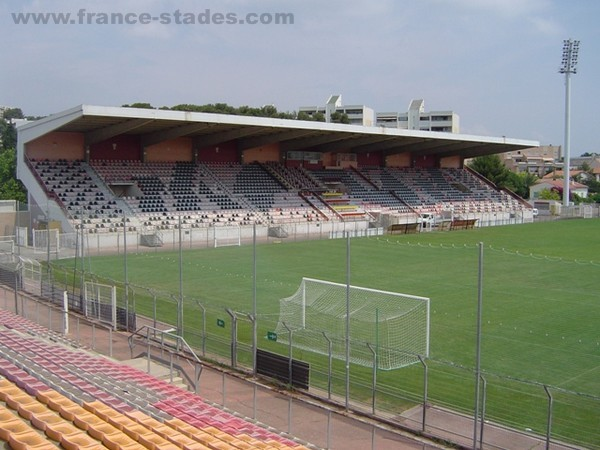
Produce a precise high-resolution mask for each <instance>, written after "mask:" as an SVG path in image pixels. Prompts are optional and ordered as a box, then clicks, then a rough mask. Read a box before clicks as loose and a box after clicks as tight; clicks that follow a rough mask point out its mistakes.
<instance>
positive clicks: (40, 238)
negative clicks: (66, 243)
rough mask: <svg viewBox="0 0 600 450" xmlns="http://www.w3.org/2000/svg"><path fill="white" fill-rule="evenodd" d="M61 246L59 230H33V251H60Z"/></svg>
mask: <svg viewBox="0 0 600 450" xmlns="http://www.w3.org/2000/svg"><path fill="white" fill-rule="evenodd" d="M59 247H60V237H59V231H58V230H57V229H54V228H53V229H50V230H33V252H34V253H38V254H40V253H42V254H43V253H47V252H48V253H58V250H59Z"/></svg>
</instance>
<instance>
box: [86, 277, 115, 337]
mask: <svg viewBox="0 0 600 450" xmlns="http://www.w3.org/2000/svg"><path fill="white" fill-rule="evenodd" d="M83 298H84V304H83V308H84V309H83V311H84V314H85V316H86V317H89V318H91V319H95V320H98V321H100V322H104V323H106V324H109V325H110V326H111V327H112V328H113V329H116V328H117V288H116V286H110V285H107V284H100V283H96V282H93V281H86V282H85V283H84V297H83Z"/></svg>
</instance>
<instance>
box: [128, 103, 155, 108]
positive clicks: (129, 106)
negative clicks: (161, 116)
mask: <svg viewBox="0 0 600 450" xmlns="http://www.w3.org/2000/svg"><path fill="white" fill-rule="evenodd" d="M121 107H122V108H141V109H156V108H154V106H152V105H151V104H150V103H142V102H138V103H132V104H131V105H121Z"/></svg>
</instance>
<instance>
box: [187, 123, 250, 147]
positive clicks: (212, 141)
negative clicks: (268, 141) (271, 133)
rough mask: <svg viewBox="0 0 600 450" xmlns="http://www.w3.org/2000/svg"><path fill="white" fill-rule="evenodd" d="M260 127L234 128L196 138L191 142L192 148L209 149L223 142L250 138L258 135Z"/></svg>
mask: <svg viewBox="0 0 600 450" xmlns="http://www.w3.org/2000/svg"><path fill="white" fill-rule="evenodd" d="M261 131H262V128H260V127H243V128H234V129H233V130H227V131H220V132H216V133H212V134H208V135H202V136H196V137H195V138H194V141H193V144H192V146H193V148H202V147H210V146H213V145H218V144H222V143H223V142H228V141H233V140H234V139H239V138H242V137H245V136H252V135H253V134H256V133H260V132H261Z"/></svg>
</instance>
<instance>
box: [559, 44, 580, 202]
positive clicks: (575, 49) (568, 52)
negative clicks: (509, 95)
mask: <svg viewBox="0 0 600 450" xmlns="http://www.w3.org/2000/svg"><path fill="white" fill-rule="evenodd" d="M578 54H579V41H574V40H573V39H567V40H564V41H563V55H562V63H561V66H560V68H559V69H558V72H559V73H564V74H565V146H564V147H565V149H564V152H563V178H564V179H563V182H564V185H563V206H565V207H567V206H569V194H570V193H569V174H570V170H569V169H570V168H571V149H570V146H571V74H576V73H577V57H578Z"/></svg>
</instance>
